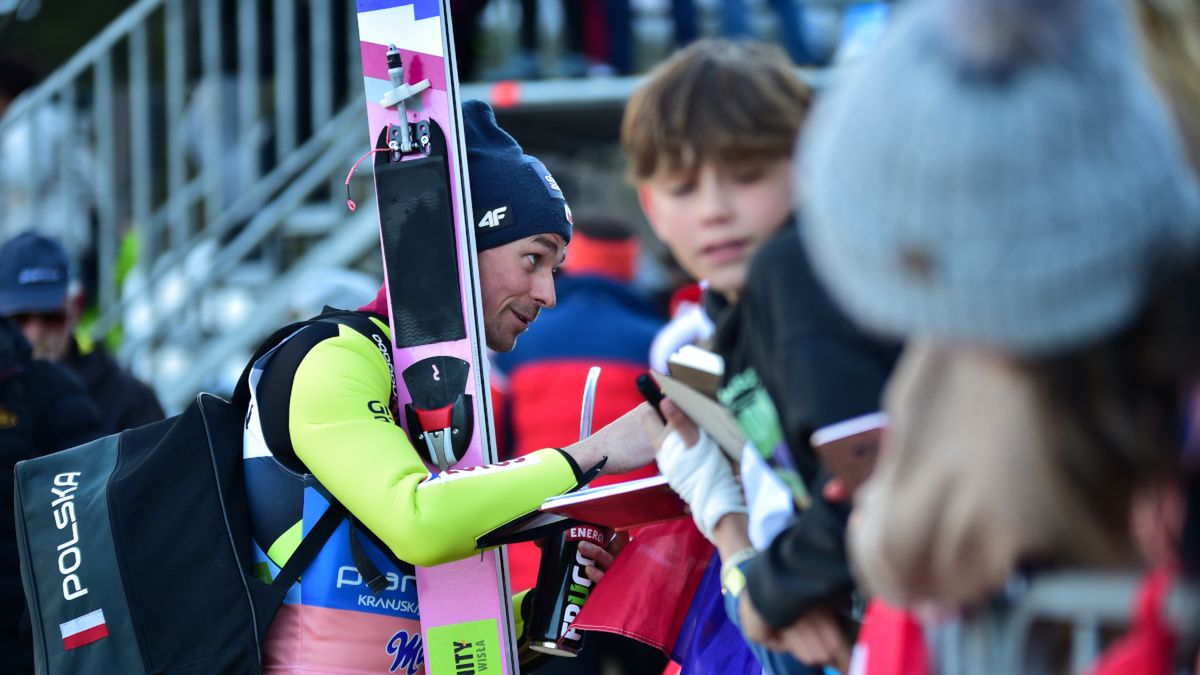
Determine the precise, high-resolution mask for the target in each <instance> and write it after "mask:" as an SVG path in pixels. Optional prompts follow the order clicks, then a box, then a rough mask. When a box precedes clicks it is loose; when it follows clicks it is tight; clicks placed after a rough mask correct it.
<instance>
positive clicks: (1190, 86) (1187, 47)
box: [1134, 1, 1200, 672]
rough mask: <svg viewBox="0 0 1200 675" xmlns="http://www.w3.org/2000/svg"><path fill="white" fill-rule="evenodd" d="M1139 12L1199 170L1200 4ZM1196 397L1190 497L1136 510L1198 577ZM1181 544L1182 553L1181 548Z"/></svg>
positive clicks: (1168, 554) (1150, 5)
mask: <svg viewBox="0 0 1200 675" xmlns="http://www.w3.org/2000/svg"><path fill="white" fill-rule="evenodd" d="M1137 10H1138V18H1139V19H1140V24H1141V29H1142V31H1141V32H1142V48H1143V50H1144V51H1145V53H1146V56H1147V61H1148V63H1149V65H1150V70H1151V74H1152V75H1153V76H1154V79H1155V80H1156V82H1157V83H1158V85H1159V87H1160V88H1161V89H1162V91H1163V92H1164V93H1165V94H1166V98H1167V101H1168V103H1169V104H1170V106H1171V109H1172V112H1173V113H1174V114H1175V120H1176V124H1177V126H1178V127H1179V129H1180V132H1181V134H1182V135H1183V138H1184V141H1185V143H1186V145H1187V150H1188V156H1189V158H1190V159H1191V164H1192V170H1193V171H1196V170H1200V5H1198V4H1197V3H1194V2H1160V1H1153V2H1140V3H1138V4H1137ZM1191 396H1192V402H1191V413H1190V423H1189V425H1188V432H1187V434H1188V437H1187V438H1186V439H1185V444H1184V448H1185V452H1184V457H1183V461H1182V464H1183V473H1184V477H1183V478H1184V481H1183V482H1184V486H1183V487H1184V488H1185V489H1186V497H1185V496H1183V495H1181V494H1179V493H1180V485H1179V481H1178V480H1172V481H1167V482H1164V483H1163V484H1161V485H1159V486H1157V488H1158V489H1151V490H1148V491H1146V492H1145V493H1143V495H1142V497H1143V499H1142V503H1141V504H1140V505H1139V506H1140V507H1141V508H1137V509H1136V510H1135V513H1134V524H1135V534H1137V535H1139V538H1140V540H1141V542H1142V544H1143V546H1142V548H1143V551H1144V552H1145V554H1146V555H1148V556H1149V557H1150V558H1151V560H1152V561H1154V562H1158V561H1161V560H1164V559H1165V560H1168V561H1177V562H1181V563H1182V565H1183V567H1184V569H1185V570H1186V571H1187V572H1188V573H1189V574H1191V575H1192V576H1195V575H1197V574H1200V383H1197V384H1196V385H1194V386H1193V387H1192V395H1191ZM1185 511H1186V516H1185V515H1184V512H1185ZM1178 543H1181V544H1182V551H1178V550H1176V549H1178V548H1179V547H1178V545H1177V544H1178ZM1180 555H1181V559H1177V558H1176V556H1180ZM1197 672H1200V669H1197Z"/></svg>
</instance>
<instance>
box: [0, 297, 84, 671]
mask: <svg viewBox="0 0 1200 675" xmlns="http://www.w3.org/2000/svg"><path fill="white" fill-rule="evenodd" d="M100 435H101V433H100V420H99V417H98V415H97V413H96V409H95V407H94V406H93V405H92V402H91V399H89V398H88V395H87V392H85V391H84V390H83V385H82V384H80V383H79V380H77V379H76V378H75V376H73V375H72V374H71V372H70V371H69V370H67V369H66V368H64V367H62V366H60V365H57V364H54V363H50V362H49V361H42V360H38V359H34V358H32V357H31V349H30V345H29V342H28V341H27V340H26V339H25V337H24V336H23V335H21V331H20V329H18V328H17V326H16V325H15V324H13V323H12V322H11V321H8V320H7V319H4V318H0V472H2V473H0V654H4V655H5V656H4V658H3V659H0V673H31V672H33V647H32V645H31V644H30V643H29V641H28V639H25V640H22V638H21V630H20V625H21V615H22V614H23V613H24V611H25V596H24V594H23V592H22V590H21V572H20V566H19V561H18V558H17V535H16V529H15V521H14V514H13V467H14V466H15V465H16V463H17V462H20V461H23V460H26V459H33V458H35V457H40V456H42V455H46V454H49V453H51V452H57V451H59V450H64V449H66V448H70V447H74V446H76V445H80V444H82V443H86V442H88V441H90V440H93V439H95V438H97V437H99V436H100Z"/></svg>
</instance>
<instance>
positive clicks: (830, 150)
mask: <svg viewBox="0 0 1200 675" xmlns="http://www.w3.org/2000/svg"><path fill="white" fill-rule="evenodd" d="M805 133H806V135H805V137H804V139H803V143H802V144H800V147H801V149H802V150H801V152H802V153H803V154H802V157H801V159H800V165H801V166H800V169H801V170H800V171H799V172H797V173H798V175H799V176H800V178H799V180H800V185H801V186H802V190H797V194H798V195H803V203H802V207H803V209H804V218H803V219H802V222H803V223H804V224H803V232H804V236H805V239H806V244H807V249H808V251H809V255H811V256H812V258H813V263H814V266H815V268H816V270H817V272H818V274H819V275H820V276H821V278H822V279H823V280H824V281H825V282H826V284H827V285H828V286H829V287H830V289H831V291H832V292H833V294H834V296H835V298H836V299H837V300H838V301H839V302H840V303H841V304H842V305H843V306H844V307H845V309H846V310H847V311H848V312H849V313H850V314H851V315H852V316H853V317H855V318H856V319H857V320H858V321H860V322H861V323H863V324H864V325H866V326H867V327H870V328H873V329H875V330H879V331H882V332H885V333H890V334H895V335H917V336H924V337H930V338H934V339H937V340H940V341H949V342H968V343H975V344H983V345H988V346H992V347H997V348H1000V349H1004V350H1007V351H1012V352H1018V353H1022V354H1027V355H1044V354H1047V353H1051V352H1057V351H1062V350H1067V349H1071V348H1073V347H1077V346H1080V345H1082V344H1084V343H1087V342H1089V341H1092V340H1095V339H1098V338H1100V337H1102V336H1104V335H1106V334H1108V333H1110V332H1111V331H1113V330H1116V329H1117V328H1119V327H1120V326H1121V325H1122V324H1123V323H1125V322H1126V321H1128V320H1129V319H1130V318H1131V317H1132V315H1133V313H1134V312H1135V311H1136V310H1137V309H1138V308H1139V306H1140V305H1141V303H1142V300H1143V297H1142V296H1143V294H1144V292H1145V289H1146V287H1147V282H1148V276H1149V272H1150V271H1151V268H1152V267H1155V266H1158V265H1160V264H1162V263H1164V262H1165V259H1166V258H1168V257H1170V256H1171V255H1175V254H1179V253H1183V252H1188V251H1191V250H1193V249H1194V247H1195V246H1196V243H1197V241H1198V237H1200V212H1198V206H1200V195H1198V192H1197V185H1196V182H1195V178H1194V176H1193V175H1192V173H1191V170H1190V168H1189V167H1188V166H1187V165H1186V163H1185V159H1184V153H1183V149H1182V147H1181V146H1180V143H1179V140H1178V138H1177V135H1176V132H1175V130H1174V128H1173V126H1172V125H1171V123H1170V121H1169V119H1168V117H1167V115H1166V113H1165V110H1164V108H1163V106H1162V104H1161V102H1160V100H1159V98H1158V96H1157V95H1156V94H1155V92H1154V91H1153V90H1152V89H1151V85H1150V84H1149V81H1148V79H1147V77H1146V75H1145V74H1144V73H1143V69H1142V65H1141V63H1140V61H1139V58H1138V55H1137V52H1136V49H1135V45H1134V43H1133V38H1132V36H1131V34H1130V28H1129V24H1128V17H1126V16H1125V14H1124V11H1123V8H1122V7H1121V6H1120V5H1118V4H1117V1H1116V0H910V2H907V3H905V4H904V5H902V6H900V7H899V9H898V11H897V13H896V15H895V17H894V24H893V25H892V26H891V27H890V28H889V32H888V34H887V35H886V36H885V37H884V39H883V42H882V43H881V44H880V46H879V48H878V50H877V51H876V52H874V53H873V54H872V55H871V56H870V57H869V59H868V60H867V61H866V62H864V63H863V64H862V65H860V66H857V67H856V68H855V69H854V70H852V71H851V72H849V73H847V74H846V75H845V77H844V78H843V79H842V80H839V81H838V82H836V83H835V85H834V88H833V89H832V90H831V91H830V92H829V93H828V94H826V95H825V96H824V97H823V98H822V100H820V101H819V102H818V104H817V108H816V110H815V111H814V114H813V116H812V117H811V119H810V121H809V123H808V124H807V125H806V132H805Z"/></svg>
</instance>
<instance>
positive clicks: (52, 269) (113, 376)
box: [0, 232, 163, 435]
mask: <svg viewBox="0 0 1200 675" xmlns="http://www.w3.org/2000/svg"><path fill="white" fill-rule="evenodd" d="M82 310H83V294H82V293H81V292H72V290H71V282H70V261H69V259H68V257H67V252H66V251H65V250H64V249H63V247H62V245H61V244H59V243H58V242H56V241H54V240H53V239H49V238H47V237H43V236H41V235H38V234H34V233H32V232H26V233H23V234H20V235H17V236H16V237H14V238H13V239H11V240H9V241H8V242H7V243H6V244H4V246H3V247H2V248H0V315H3V316H6V317H9V318H10V319H13V320H14V321H16V323H17V324H18V325H19V326H20V327H21V331H22V332H23V333H24V334H25V337H26V338H27V339H28V340H29V342H30V343H31V344H32V345H33V355H34V356H35V357H36V358H41V359H48V360H50V361H55V362H57V363H61V364H63V365H65V366H66V367H68V368H70V369H71V371H73V372H74V373H75V375H76V376H77V377H78V378H79V379H80V380H82V382H83V385H84V387H85V388H86V390H87V393H88V395H89V396H91V398H92V401H93V402H94V404H95V406H96V408H97V409H98V410H99V411H100V412H101V427H102V430H103V432H104V434H105V435H107V434H113V433H116V432H118V431H122V430H125V429H132V428H134V427H140V426H142V425H144V424H149V423H151V422H157V421H158V420H161V419H162V418H163V410H162V407H161V406H160V405H159V404H158V398H157V397H156V396H155V395H154V390H153V389H151V388H150V387H149V386H147V385H146V384H144V383H143V382H141V381H140V380H138V379H137V378H135V377H134V376H133V375H131V374H130V373H129V372H128V371H126V370H124V369H122V368H121V367H120V366H119V365H117V362H116V361H114V360H113V358H112V356H111V355H109V354H108V352H107V351H105V350H104V347H102V346H101V345H99V344H91V343H88V344H81V343H80V341H79V340H77V339H76V338H75V336H74V332H75V326H76V324H77V323H78V321H79V315H80V313H81V312H82Z"/></svg>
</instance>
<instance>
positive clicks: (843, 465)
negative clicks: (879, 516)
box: [809, 412, 887, 495]
mask: <svg viewBox="0 0 1200 675" xmlns="http://www.w3.org/2000/svg"><path fill="white" fill-rule="evenodd" d="M886 426H887V415H886V414H884V413H882V412H875V413H870V414H868V415H862V416H861V417H854V418H851V419H848V420H845V421H843V422H838V423H837V424H831V425H829V426H826V427H821V428H820V429H817V430H816V431H814V432H813V434H812V436H811V437H809V443H811V444H812V448H813V451H815V452H816V453H817V456H818V457H820V458H821V461H822V462H824V463H825V466H826V467H828V468H829V471H830V473H832V474H833V475H834V476H835V477H836V478H838V479H839V480H841V481H842V484H843V485H845V486H846V492H847V494H851V495H852V494H854V493H855V491H857V490H858V488H859V486H861V485H862V484H863V483H864V482H866V480H867V478H869V477H870V475H871V470H872V469H874V468H875V460H876V458H877V457H878V456H879V444H880V442H881V441H882V440H883V430H884V428H885V427H886Z"/></svg>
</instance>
